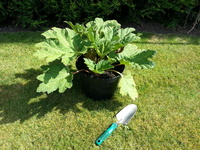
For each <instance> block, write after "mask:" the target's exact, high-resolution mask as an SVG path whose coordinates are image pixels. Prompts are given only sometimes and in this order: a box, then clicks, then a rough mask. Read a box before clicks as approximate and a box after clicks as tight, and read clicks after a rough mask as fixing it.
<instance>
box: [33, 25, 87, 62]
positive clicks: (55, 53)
mask: <svg viewBox="0 0 200 150" xmlns="http://www.w3.org/2000/svg"><path fill="white" fill-rule="evenodd" d="M42 35H43V36H45V37H46V41H44V42H40V43H38V44H37V45H36V46H37V47H39V48H41V49H40V50H38V51H37V52H36V53H35V54H34V55H35V56H37V57H38V58H40V59H43V58H45V59H46V61H47V62H52V61H54V60H57V59H62V62H63V63H64V64H65V65H68V63H69V62H70V61H71V59H72V58H73V57H74V56H77V55H78V54H84V53H85V52H86V51H87V46H90V42H88V41H84V40H82V38H81V37H80V35H78V34H77V33H76V32H75V31H73V30H71V29H68V28H66V29H60V28H52V29H51V30H48V31H46V32H44V33H43V34H42Z"/></svg>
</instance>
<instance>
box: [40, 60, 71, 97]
mask: <svg viewBox="0 0 200 150" xmlns="http://www.w3.org/2000/svg"><path fill="white" fill-rule="evenodd" d="M43 69H45V71H44V73H43V74H41V75H39V76H38V77H37V79H38V80H40V81H42V83H41V84H40V85H39V87H38V88H37V92H47V93H48V94H49V93H51V92H54V91H55V90H57V89H58V91H59V92H60V93H63V92H64V91H65V90H66V89H67V88H71V87H72V80H73V74H72V73H70V70H69V68H68V67H66V66H64V65H63V64H61V63H57V62H53V63H51V64H49V65H48V66H43Z"/></svg>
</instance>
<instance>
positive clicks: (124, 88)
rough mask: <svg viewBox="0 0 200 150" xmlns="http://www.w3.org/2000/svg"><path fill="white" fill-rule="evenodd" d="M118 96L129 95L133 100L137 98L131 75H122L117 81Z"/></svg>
mask: <svg viewBox="0 0 200 150" xmlns="http://www.w3.org/2000/svg"><path fill="white" fill-rule="evenodd" d="M119 88H120V94H122V95H123V96H126V95H129V96H130V97H131V99H133V100H135V99H136V98H137V97H138V93H137V89H136V85H135V82H134V80H133V77H132V75H131V74H128V75H124V76H123V77H122V78H121V79H120V81H119Z"/></svg>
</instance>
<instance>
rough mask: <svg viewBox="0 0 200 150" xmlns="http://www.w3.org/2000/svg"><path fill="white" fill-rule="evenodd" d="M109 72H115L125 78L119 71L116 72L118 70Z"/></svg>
mask: <svg viewBox="0 0 200 150" xmlns="http://www.w3.org/2000/svg"><path fill="white" fill-rule="evenodd" d="M108 71H112V72H115V73H117V74H119V75H120V76H121V77H123V76H124V75H123V74H122V73H120V72H119V71H116V70H108Z"/></svg>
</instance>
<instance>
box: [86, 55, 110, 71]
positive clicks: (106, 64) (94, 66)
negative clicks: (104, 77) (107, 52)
mask: <svg viewBox="0 0 200 150" xmlns="http://www.w3.org/2000/svg"><path fill="white" fill-rule="evenodd" d="M84 60H85V64H86V65H87V66H88V68H89V70H91V71H92V72H94V73H99V74H102V73H104V72H105V70H108V69H111V68H113V65H112V61H110V60H101V61H99V62H98V63H95V62H94V61H92V60H90V59H87V58H84Z"/></svg>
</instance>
